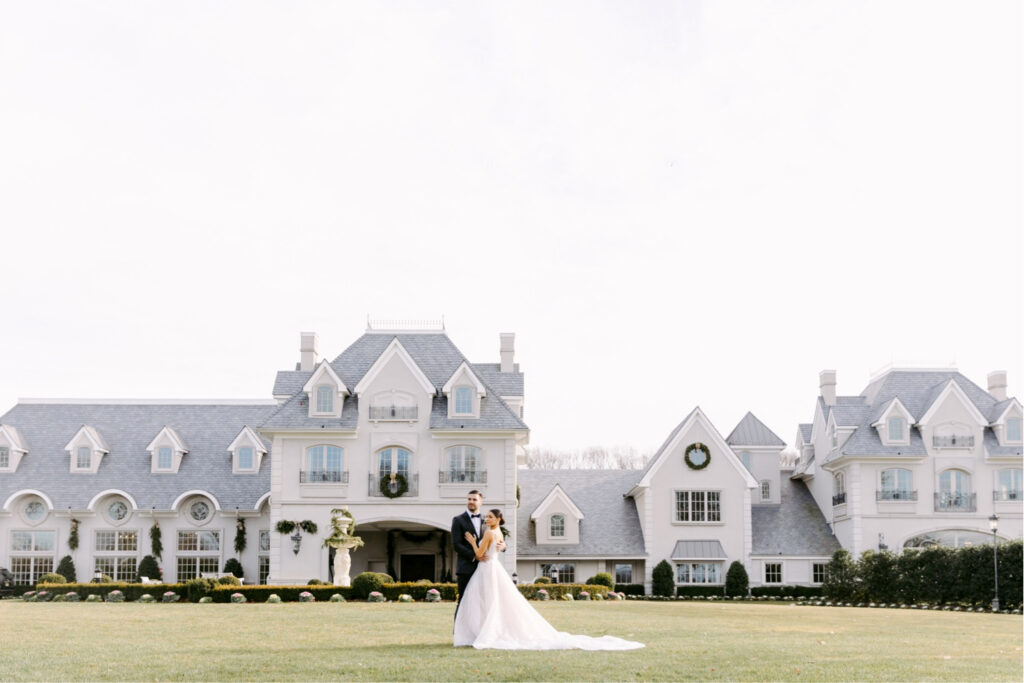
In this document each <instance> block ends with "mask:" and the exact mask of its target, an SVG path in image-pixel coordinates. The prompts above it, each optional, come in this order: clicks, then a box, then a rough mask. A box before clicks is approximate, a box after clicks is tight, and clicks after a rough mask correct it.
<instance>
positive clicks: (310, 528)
mask: <svg viewBox="0 0 1024 683" xmlns="http://www.w3.org/2000/svg"><path fill="white" fill-rule="evenodd" d="M295 527H299V528H300V529H302V530H303V531H305V532H306V533H307V534H315V533H316V531H317V526H316V522H313V521H311V520H308V519H304V520H302V521H301V522H293V521H291V520H288V519H282V520H281V521H280V522H278V523H277V527H275V528H276V529H277V531H278V533H281V534H290V533H291V532H292V531H294V530H295Z"/></svg>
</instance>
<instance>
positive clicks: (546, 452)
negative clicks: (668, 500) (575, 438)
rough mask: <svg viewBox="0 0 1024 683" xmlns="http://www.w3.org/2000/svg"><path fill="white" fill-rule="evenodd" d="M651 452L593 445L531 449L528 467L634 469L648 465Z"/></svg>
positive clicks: (626, 447) (528, 456)
mask: <svg viewBox="0 0 1024 683" xmlns="http://www.w3.org/2000/svg"><path fill="white" fill-rule="evenodd" d="M649 458H650V455H649V454H646V453H640V452H639V451H637V449H635V448H633V447H632V446H612V447H610V448H606V447H603V446H589V447H587V448H583V449H580V450H553V449H550V448H539V447H534V448H527V449H526V467H527V468H528V469H532V470H550V469H569V470H631V469H640V468H642V467H643V466H644V465H646V464H647V460H648V459H649Z"/></svg>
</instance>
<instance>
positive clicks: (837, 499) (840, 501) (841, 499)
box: [832, 491, 846, 506]
mask: <svg viewBox="0 0 1024 683" xmlns="http://www.w3.org/2000/svg"><path fill="white" fill-rule="evenodd" d="M832 505H833V506H835V505H846V491H843V492H842V493H837V494H835V495H834V496H832Z"/></svg>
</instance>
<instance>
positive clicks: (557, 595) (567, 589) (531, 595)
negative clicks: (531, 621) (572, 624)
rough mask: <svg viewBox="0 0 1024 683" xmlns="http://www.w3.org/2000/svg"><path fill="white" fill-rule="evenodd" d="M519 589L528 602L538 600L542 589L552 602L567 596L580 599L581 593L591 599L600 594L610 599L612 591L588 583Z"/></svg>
mask: <svg viewBox="0 0 1024 683" xmlns="http://www.w3.org/2000/svg"><path fill="white" fill-rule="evenodd" d="M518 588H519V592H520V593H522V594H523V596H524V597H526V599H528V600H536V599H537V591H539V590H541V589H543V590H546V591H547V592H548V596H549V597H550V599H551V600H560V599H561V598H562V596H563V595H566V594H569V595H571V596H572V597H573V598H578V597H579V594H580V592H581V591H586V592H588V593H590V596H591V597H593V596H594V595H595V594H600V595H601V597H602V598H606V597H608V591H610V590H611V588H609V587H608V586H596V585H594V584H586V583H521V584H519V585H518Z"/></svg>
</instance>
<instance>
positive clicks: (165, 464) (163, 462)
mask: <svg viewBox="0 0 1024 683" xmlns="http://www.w3.org/2000/svg"><path fill="white" fill-rule="evenodd" d="M172 466H173V461H172V459H171V448H170V446H161V447H160V448H158V449H157V451H156V468H157V469H158V470H169V469H171V467H172Z"/></svg>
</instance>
